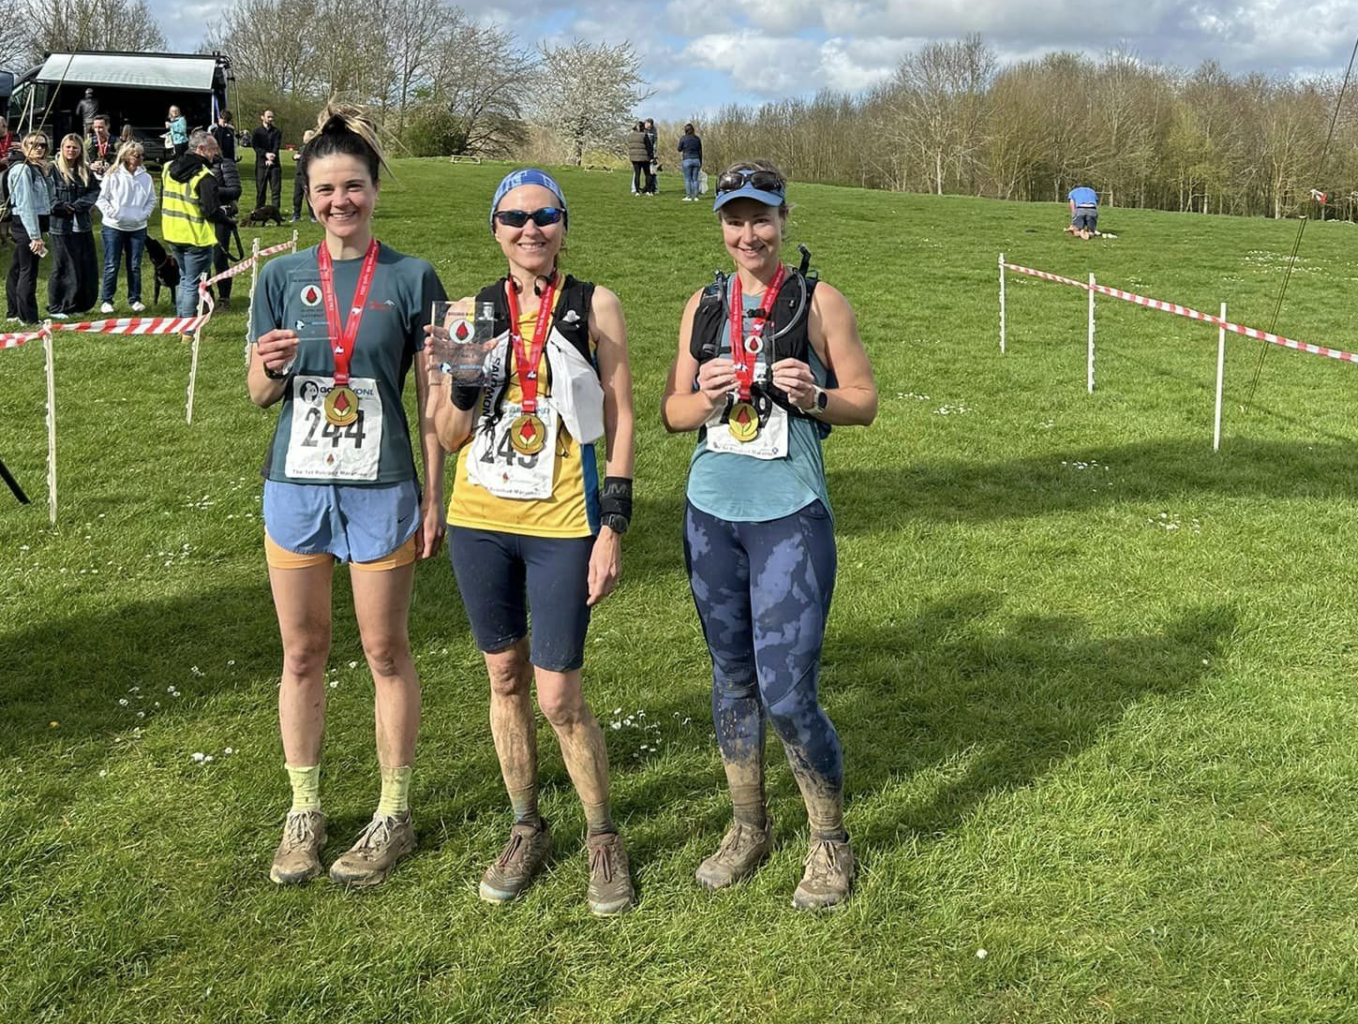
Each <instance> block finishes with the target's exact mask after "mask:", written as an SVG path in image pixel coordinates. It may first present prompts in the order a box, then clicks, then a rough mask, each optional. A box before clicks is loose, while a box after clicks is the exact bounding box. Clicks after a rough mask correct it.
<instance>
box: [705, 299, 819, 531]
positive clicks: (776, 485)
mask: <svg viewBox="0 0 1358 1024" xmlns="http://www.w3.org/2000/svg"><path fill="white" fill-rule="evenodd" d="M726 297H727V301H728V302H729V301H730V298H731V293H730V285H729V284H728V285H727V293H726ZM762 298H763V296H750V295H747V296H745V301H744V306H745V313H746V315H747V316H748V315H749V313H750V312H751V311H752V310H755V309H758V308H759V303H760V301H761V300H762ZM767 340H768V339H766V341H767ZM720 353H721V355H722V356H726V357H728V358H729V357H730V354H731V322H730V320H729V319H724V320H723V323H722V327H721V349H720ZM807 361H808V363H809V365H810V366H811V374H812V376H814V377H815V378H816V383H817V384H819V385H820V386H821V387H824V386H825V381H826V379H827V376H828V374H827V373H826V370H825V365H824V364H823V363H822V362H821V361H820V358H819V357H818V356H817V355H816V350H815V349H814V348H811V347H810V346H808V353H807ZM787 427H788V430H787V440H788V455H787V458H783V459H754V458H750V457H749V456H748V455H731V454H729V453H727V452H710V451H708V450H707V442H706V441H705V440H699V442H698V447H697V448H696V449H695V450H694V452H693V459H692V461H691V462H690V463H689V469H688V500H689V501H691V502H692V503H693V507H694V508H696V509H698V510H699V511H701V512H706V513H707V514H708V515H710V516H716V517H717V518H718V519H725V520H728V521H730V522H736V523H759V522H767V521H768V520H770V519H781V518H782V517H783V516H790V515H792V513H794V512H797V511H800V510H801V509H804V508H806V506H807V505H810V504H811V503H812V502H815V501H820V502H823V503H824V504H825V508H826V510H827V511H829V509H830V495H829V492H828V491H827V489H826V486H825V460H824V459H823V457H822V455H821V448H820V434H819V432H818V431H817V429H816V424H815V423H813V422H811V420H809V419H807V418H806V417H803V416H792V415H789V416H788V424H787Z"/></svg>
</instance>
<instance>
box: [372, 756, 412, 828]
mask: <svg viewBox="0 0 1358 1024" xmlns="http://www.w3.org/2000/svg"><path fill="white" fill-rule="evenodd" d="M413 771H414V769H413V768H412V767H411V766H410V765H408V764H407V765H403V766H402V767H400V768H383V769H382V798H381V799H380V800H378V801H377V813H378V814H380V815H382V816H383V817H384V818H396V817H400V816H401V815H402V814H405V813H406V811H408V810H410V775H411V773H412V772H413Z"/></svg>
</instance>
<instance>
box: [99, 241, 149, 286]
mask: <svg viewBox="0 0 1358 1024" xmlns="http://www.w3.org/2000/svg"><path fill="white" fill-rule="evenodd" d="M102 234H103V236H104V286H103V289H102V292H101V294H100V296H99V301H100V302H108V303H111V302H113V295H114V293H115V292H116V291H117V290H118V263H119V261H120V260H121V259H122V256H123V253H124V252H125V253H126V254H127V299H128V301H129V302H140V301H141V254H142V252H143V251H144V250H145V249H146V229H145V228H137V229H136V230H135V231H121V230H119V229H118V228H110V227H105V228H104V229H103V230H102Z"/></svg>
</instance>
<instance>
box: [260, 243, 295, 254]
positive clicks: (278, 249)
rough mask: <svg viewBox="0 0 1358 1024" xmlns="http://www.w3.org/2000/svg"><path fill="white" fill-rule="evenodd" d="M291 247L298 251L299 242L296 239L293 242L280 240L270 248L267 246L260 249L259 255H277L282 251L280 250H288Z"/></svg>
mask: <svg viewBox="0 0 1358 1024" xmlns="http://www.w3.org/2000/svg"><path fill="white" fill-rule="evenodd" d="M289 249H291V250H292V251H293V252H296V251H297V242H296V241H292V242H280V243H279V244H278V245H271V246H269V248H267V249H260V250H259V255H260V257H261V258H262V257H264V256H275V255H277V254H278V253H280V252H286V251H287V250H289Z"/></svg>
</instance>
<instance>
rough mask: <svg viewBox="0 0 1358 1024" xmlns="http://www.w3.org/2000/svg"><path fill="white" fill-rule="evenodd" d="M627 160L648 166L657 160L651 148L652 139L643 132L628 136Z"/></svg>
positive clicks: (635, 132)
mask: <svg viewBox="0 0 1358 1024" xmlns="http://www.w3.org/2000/svg"><path fill="white" fill-rule="evenodd" d="M627 159H628V160H631V161H632V163H634V164H648V163H650V162H651V161H652V160H654V159H655V150H654V149H652V148H651V137H650V136H649V135H647V134H646V133H645V132H643V131H634V132H632V133H631V134H629V135H628V136H627Z"/></svg>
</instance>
